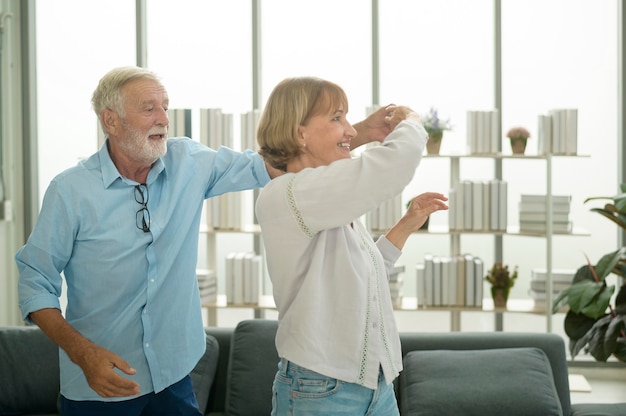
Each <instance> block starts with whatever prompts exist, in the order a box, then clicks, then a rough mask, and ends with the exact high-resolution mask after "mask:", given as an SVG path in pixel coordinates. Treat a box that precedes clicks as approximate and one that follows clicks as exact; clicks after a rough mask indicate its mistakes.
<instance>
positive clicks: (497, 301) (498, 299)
mask: <svg viewBox="0 0 626 416" xmlns="http://www.w3.org/2000/svg"><path fill="white" fill-rule="evenodd" d="M509 291H510V289H508V288H503V287H492V288H491V297H492V298H493V306H494V307H496V308H506V303H507V301H508V300H509Z"/></svg>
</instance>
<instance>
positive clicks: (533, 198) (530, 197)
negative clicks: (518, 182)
mask: <svg viewBox="0 0 626 416" xmlns="http://www.w3.org/2000/svg"><path fill="white" fill-rule="evenodd" d="M551 198H552V204H569V203H571V202H572V196H571V195H552V197H551ZM547 200H548V195H537V194H521V195H520V202H539V203H543V204H545V203H546V201H547Z"/></svg>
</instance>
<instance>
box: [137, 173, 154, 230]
mask: <svg viewBox="0 0 626 416" xmlns="http://www.w3.org/2000/svg"><path fill="white" fill-rule="evenodd" d="M148 197H149V194H148V185H146V184H145V183H140V184H139V185H135V201H137V203H138V204H139V205H141V208H139V209H138V210H137V214H136V225H137V228H139V229H140V230H141V231H143V232H144V233H148V232H150V211H148Z"/></svg>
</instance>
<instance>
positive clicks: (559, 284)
mask: <svg viewBox="0 0 626 416" xmlns="http://www.w3.org/2000/svg"><path fill="white" fill-rule="evenodd" d="M575 274H576V270H574V269H553V270H552V300H554V299H556V297H557V296H559V294H560V293H561V292H562V291H564V290H565V289H567V288H568V287H570V286H571V285H572V280H573V279H574V275H575ZM546 279H547V271H546V269H541V268H537V269H532V270H531V279H530V289H529V291H528V294H529V295H530V297H531V298H532V299H533V301H534V302H535V306H536V307H540V308H545V307H546V286H547V282H546Z"/></svg>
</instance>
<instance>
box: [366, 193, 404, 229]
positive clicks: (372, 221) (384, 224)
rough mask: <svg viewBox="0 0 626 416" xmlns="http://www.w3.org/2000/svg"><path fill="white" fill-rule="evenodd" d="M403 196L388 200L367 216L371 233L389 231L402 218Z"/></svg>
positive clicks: (367, 223) (367, 224)
mask: <svg viewBox="0 0 626 416" xmlns="http://www.w3.org/2000/svg"><path fill="white" fill-rule="evenodd" d="M402 212H403V210H402V195H397V196H395V197H393V198H390V199H388V200H387V201H385V202H383V203H382V204H380V205H379V206H378V208H375V209H373V210H371V211H370V212H368V213H367V214H366V215H365V224H366V226H367V228H368V229H369V230H371V231H378V230H388V229H389V228H391V227H393V225H394V224H395V223H396V222H397V221H398V220H399V219H400V217H401V216H402Z"/></svg>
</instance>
